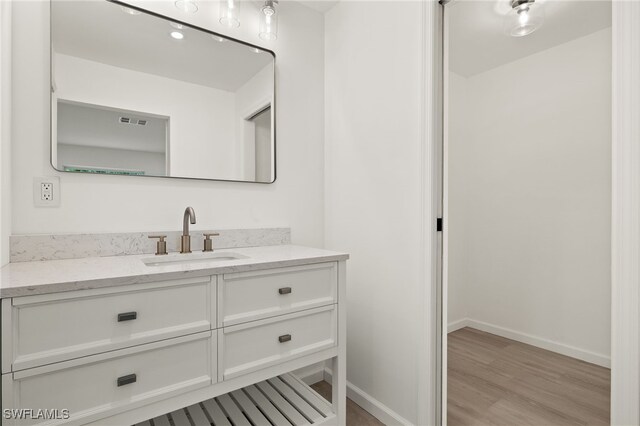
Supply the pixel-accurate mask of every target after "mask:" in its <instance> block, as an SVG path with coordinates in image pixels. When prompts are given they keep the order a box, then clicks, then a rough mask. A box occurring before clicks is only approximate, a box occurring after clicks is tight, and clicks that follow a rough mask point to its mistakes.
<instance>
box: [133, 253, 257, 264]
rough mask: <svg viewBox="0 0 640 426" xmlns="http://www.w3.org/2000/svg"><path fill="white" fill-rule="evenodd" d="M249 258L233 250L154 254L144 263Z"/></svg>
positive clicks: (189, 262) (145, 259)
mask: <svg viewBox="0 0 640 426" xmlns="http://www.w3.org/2000/svg"><path fill="white" fill-rule="evenodd" d="M238 259H247V256H244V255H242V254H238V253H233V252H222V251H221V252H214V253H189V254H180V253H176V254H169V255H166V256H153V257H146V258H144V259H142V263H144V264H145V265H147V266H164V265H178V264H191V263H199V262H202V263H204V262H224V261H230V260H238Z"/></svg>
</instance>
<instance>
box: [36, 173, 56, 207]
mask: <svg viewBox="0 0 640 426" xmlns="http://www.w3.org/2000/svg"><path fill="white" fill-rule="evenodd" d="M33 205H34V206H36V207H60V178H59V177H57V176H41V177H35V178H33Z"/></svg>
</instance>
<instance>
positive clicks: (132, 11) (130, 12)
mask: <svg viewBox="0 0 640 426" xmlns="http://www.w3.org/2000/svg"><path fill="white" fill-rule="evenodd" d="M120 9H121V10H122V11H123V12H124V13H126V14H127V15H140V11H139V10H135V9H131V8H130V7H127V6H120Z"/></svg>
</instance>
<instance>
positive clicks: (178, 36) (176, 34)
mask: <svg viewBox="0 0 640 426" xmlns="http://www.w3.org/2000/svg"><path fill="white" fill-rule="evenodd" d="M169 35H170V36H171V37H173V38H175V39H176V40H182V39H183V38H184V34H182V33H181V32H180V31H171V32H170V33H169Z"/></svg>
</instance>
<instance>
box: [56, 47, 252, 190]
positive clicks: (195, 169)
mask: <svg viewBox="0 0 640 426" xmlns="http://www.w3.org/2000/svg"><path fill="white" fill-rule="evenodd" d="M54 69H55V83H56V92H55V94H56V96H57V97H58V98H59V99H64V100H71V101H76V102H83V103H88V104H93V105H100V106H106V107H109V108H116V109H124V110H130V111H137V112H141V113H146V114H153V115H158V116H164V117H169V158H170V165H169V167H170V171H169V174H170V175H172V176H182V177H204V178H209V179H232V180H239V179H241V177H242V176H241V174H240V172H239V170H238V169H237V167H236V163H235V160H236V156H235V154H236V151H237V147H236V144H237V138H236V129H235V126H234V123H235V121H236V119H237V118H236V116H235V108H236V107H235V104H236V97H235V94H234V93H233V92H227V91H224V90H219V89H214V88H212V87H206V86H200V85H197V84H192V83H186V82H183V81H179V80H174V79H171V78H166V77H160V76H158V75H153V74H147V73H143V72H139V71H133V70H129V69H124V68H119V67H114V66H111V65H106V64H102V63H99V62H94V61H89V60H86V59H82V58H77V57H74V56H68V55H62V54H59V53H56V54H54ZM60 142H64V141H60ZM114 167H115V166H114ZM165 173H166V172H165V171H164V169H163V170H162V171H161V172H160V175H164V174H165Z"/></svg>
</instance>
